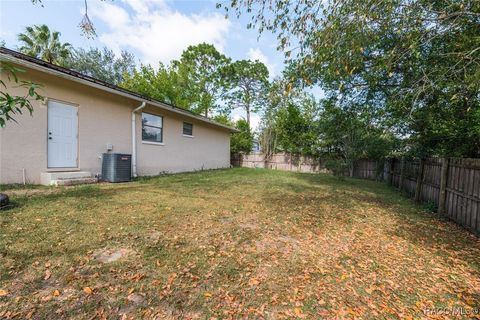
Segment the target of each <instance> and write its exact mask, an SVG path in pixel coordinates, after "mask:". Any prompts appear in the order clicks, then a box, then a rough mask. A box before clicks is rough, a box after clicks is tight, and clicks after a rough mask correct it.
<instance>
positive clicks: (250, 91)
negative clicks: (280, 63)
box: [225, 60, 269, 127]
mask: <svg viewBox="0 0 480 320" xmlns="http://www.w3.org/2000/svg"><path fill="white" fill-rule="evenodd" d="M225 76H226V78H227V80H226V81H227V82H228V88H229V91H228V92H227V94H226V95H225V97H226V104H227V106H226V108H227V109H228V110H233V109H236V108H241V109H243V110H244V111H245V113H246V116H247V119H246V121H247V124H248V126H249V127H250V115H251V113H252V112H258V111H261V110H262V109H264V107H265V104H266V99H267V94H268V87H269V82H268V69H267V67H266V66H265V65H264V64H263V63H261V62H260V61H250V60H239V61H235V62H233V63H232V64H230V65H229V66H228V68H226V70H225Z"/></svg>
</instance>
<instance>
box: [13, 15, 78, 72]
mask: <svg viewBox="0 0 480 320" xmlns="http://www.w3.org/2000/svg"><path fill="white" fill-rule="evenodd" d="M18 40H19V41H20V42H21V43H22V46H21V47H20V48H19V49H20V52H22V53H24V54H27V55H29V56H32V57H35V58H39V59H42V60H45V61H48V62H50V63H54V64H59V65H61V64H63V62H64V61H65V59H66V58H68V56H69V55H70V50H71V49H72V46H71V45H70V44H69V43H61V42H60V32H58V31H50V29H49V28H48V26H47V25H45V24H42V25H40V26H38V25H34V26H31V27H26V28H25V33H20V34H19V35H18Z"/></svg>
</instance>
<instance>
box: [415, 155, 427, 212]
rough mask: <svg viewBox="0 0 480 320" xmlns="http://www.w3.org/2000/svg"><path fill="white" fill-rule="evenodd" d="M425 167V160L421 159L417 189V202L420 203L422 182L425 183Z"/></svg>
mask: <svg viewBox="0 0 480 320" xmlns="http://www.w3.org/2000/svg"><path fill="white" fill-rule="evenodd" d="M424 167H425V160H424V159H420V164H419V165H418V175H417V186H416V188H415V202H417V203H418V202H420V196H421V194H422V182H423V168H424Z"/></svg>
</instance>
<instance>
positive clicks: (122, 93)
mask: <svg viewBox="0 0 480 320" xmlns="http://www.w3.org/2000/svg"><path fill="white" fill-rule="evenodd" d="M0 58H2V59H3V60H6V61H10V62H12V63H15V64H18V65H22V66H25V67H27V68H30V69H34V70H38V71H41V72H45V73H48V74H51V75H55V76H59V77H61V78H64V79H67V80H70V81H74V82H78V83H81V84H83V85H86V86H90V87H93V88H96V89H99V90H103V91H106V92H109V93H112V94H116V95H120V96H124V97H127V98H130V99H132V100H136V101H139V102H146V103H147V104H149V105H151V106H154V107H157V108H160V109H163V110H167V111H170V112H174V113H177V114H180V115H182V116H185V117H188V118H190V119H195V120H198V121H201V122H205V123H208V124H211V125H213V126H216V127H220V128H222V129H226V130H228V131H230V132H232V133H233V132H240V131H239V130H238V129H236V128H232V127H230V126H227V125H223V124H221V123H218V122H215V121H213V120H210V119H208V118H204V117H201V116H197V115H195V114H191V113H189V112H188V111H185V110H184V109H181V108H177V107H174V106H171V105H168V104H166V103H163V102H161V101H157V100H153V99H152V98H150V97H145V96H141V95H138V94H130V93H128V92H125V91H121V90H117V89H115V88H111V87H108V86H105V85H102V84H100V83H96V82H93V81H89V80H85V79H82V78H79V77H76V76H74V75H71V74H68V73H64V72H61V71H58V70H55V69H51V68H48V67H46V66H42V65H39V64H37V63H34V62H31V61H26V60H23V59H20V58H17V57H14V56H12V55H9V54H6V53H0Z"/></svg>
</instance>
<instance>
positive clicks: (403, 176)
mask: <svg viewBox="0 0 480 320" xmlns="http://www.w3.org/2000/svg"><path fill="white" fill-rule="evenodd" d="M404 178H405V157H402V160H401V166H400V181H399V182H398V189H399V190H400V192H401V191H402V189H403V180H404Z"/></svg>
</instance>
